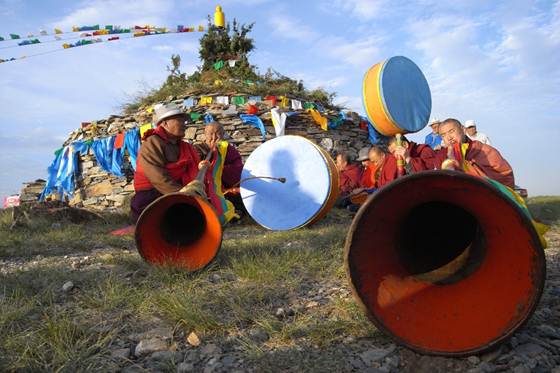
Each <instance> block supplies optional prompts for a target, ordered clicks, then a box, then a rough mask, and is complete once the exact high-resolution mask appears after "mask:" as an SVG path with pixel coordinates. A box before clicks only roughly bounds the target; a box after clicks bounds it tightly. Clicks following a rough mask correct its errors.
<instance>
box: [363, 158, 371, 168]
mask: <svg viewBox="0 0 560 373" xmlns="http://www.w3.org/2000/svg"><path fill="white" fill-rule="evenodd" d="M370 163H371V162H370V161H369V159H366V160H365V161H362V167H363V168H366V167H367V166H369V164H370Z"/></svg>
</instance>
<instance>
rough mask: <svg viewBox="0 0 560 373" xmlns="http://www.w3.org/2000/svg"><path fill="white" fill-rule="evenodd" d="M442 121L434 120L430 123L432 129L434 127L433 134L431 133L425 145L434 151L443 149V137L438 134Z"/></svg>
mask: <svg viewBox="0 0 560 373" xmlns="http://www.w3.org/2000/svg"><path fill="white" fill-rule="evenodd" d="M440 123H441V122H440V120H439V119H436V118H433V119H432V121H431V122H430V127H432V132H430V133H429V134H428V135H427V136H426V139H425V140H424V144H426V145H428V146H429V147H430V148H432V149H434V150H439V149H441V136H440V135H439V133H438V130H439V124H440Z"/></svg>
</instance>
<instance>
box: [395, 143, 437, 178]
mask: <svg viewBox="0 0 560 373" xmlns="http://www.w3.org/2000/svg"><path fill="white" fill-rule="evenodd" d="M387 148H388V150H389V153H391V154H392V155H393V156H394V157H395V158H398V157H399V156H400V157H402V158H403V159H404V161H405V169H406V174H407V175H410V174H412V173H416V172H420V171H426V170H434V169H438V168H440V167H439V166H440V165H441V163H440V164H438V162H437V158H436V153H435V152H434V151H433V150H432V148H431V147H430V146H428V145H425V144H416V143H415V142H413V141H409V140H408V139H407V138H406V137H405V136H401V146H399V145H397V138H396V137H391V138H389V142H388V144H387Z"/></svg>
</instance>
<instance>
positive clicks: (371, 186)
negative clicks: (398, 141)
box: [350, 146, 379, 205]
mask: <svg viewBox="0 0 560 373" xmlns="http://www.w3.org/2000/svg"><path fill="white" fill-rule="evenodd" d="M370 149H371V148H370V147H369V146H368V147H365V148H362V149H360V152H359V154H358V161H360V162H362V177H361V178H360V187H359V188H357V189H354V190H353V191H352V193H351V194H350V201H351V202H352V203H353V204H357V205H361V204H363V203H364V202H365V201H366V199H367V197H368V196H369V195H370V194H371V193H373V192H375V190H376V189H377V178H378V177H379V172H378V171H379V168H378V167H377V165H374V164H373V163H371V162H370V160H369V151H370Z"/></svg>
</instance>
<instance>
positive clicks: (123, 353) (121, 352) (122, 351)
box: [111, 348, 130, 359]
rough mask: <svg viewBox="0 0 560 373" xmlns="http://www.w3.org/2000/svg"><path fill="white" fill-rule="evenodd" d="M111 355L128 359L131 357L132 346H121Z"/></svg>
mask: <svg viewBox="0 0 560 373" xmlns="http://www.w3.org/2000/svg"><path fill="white" fill-rule="evenodd" d="M111 356H112V357H114V358H116V359H128V358H129V357H130V348H119V349H118V350H113V351H111Z"/></svg>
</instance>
